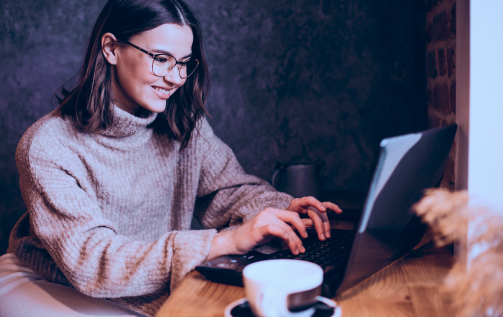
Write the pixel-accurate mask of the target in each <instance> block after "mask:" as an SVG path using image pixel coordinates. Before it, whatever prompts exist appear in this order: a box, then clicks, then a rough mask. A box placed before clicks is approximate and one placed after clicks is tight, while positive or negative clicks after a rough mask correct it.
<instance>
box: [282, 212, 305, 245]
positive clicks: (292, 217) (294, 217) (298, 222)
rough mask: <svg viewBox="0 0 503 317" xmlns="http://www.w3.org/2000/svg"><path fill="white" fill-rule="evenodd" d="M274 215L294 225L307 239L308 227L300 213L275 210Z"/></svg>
mask: <svg viewBox="0 0 503 317" xmlns="http://www.w3.org/2000/svg"><path fill="white" fill-rule="evenodd" d="M274 213H275V215H276V217H278V218H279V219H281V220H283V221H286V222H288V223H290V224H292V226H293V227H294V228H295V229H297V231H298V232H299V233H300V235H301V236H302V237H303V238H307V231H306V225H305V223H304V221H302V219H300V216H299V214H298V213H296V212H292V211H287V210H281V209H274Z"/></svg>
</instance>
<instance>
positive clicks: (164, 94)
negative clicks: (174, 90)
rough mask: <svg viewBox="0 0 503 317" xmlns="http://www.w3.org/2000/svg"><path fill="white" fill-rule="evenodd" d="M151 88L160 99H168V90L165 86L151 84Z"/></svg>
mask: <svg viewBox="0 0 503 317" xmlns="http://www.w3.org/2000/svg"><path fill="white" fill-rule="evenodd" d="M152 89H153V90H154V91H155V93H156V95H157V96H158V97H159V98H161V99H168V98H169V96H170V90H168V89H166V88H161V87H157V86H152Z"/></svg>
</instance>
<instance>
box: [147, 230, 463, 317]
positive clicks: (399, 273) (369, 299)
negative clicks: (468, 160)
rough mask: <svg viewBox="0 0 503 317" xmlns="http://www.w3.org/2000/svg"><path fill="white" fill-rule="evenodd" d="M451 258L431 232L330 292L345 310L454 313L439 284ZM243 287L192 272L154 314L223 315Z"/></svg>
mask: <svg viewBox="0 0 503 317" xmlns="http://www.w3.org/2000/svg"><path fill="white" fill-rule="evenodd" d="M453 264H454V258H453V256H452V254H451V253H450V251H449V250H447V249H446V248H440V249H439V248H435V246H434V245H433V243H432V242H431V238H430V237H429V235H428V234H427V235H425V237H424V238H423V240H422V241H421V243H419V244H418V246H417V247H416V248H415V249H414V251H412V252H411V253H410V254H408V255H407V256H405V257H404V258H402V259H400V260H399V261H397V262H395V263H393V264H391V265H389V266H388V267H386V268H384V269H383V270H381V271H380V272H378V273H376V274H374V275H373V276H371V277H370V278H368V279H367V280H365V281H363V282H362V283H360V284H359V285H357V286H355V287H353V288H351V289H349V290H347V291H346V292H344V293H343V294H341V295H339V296H338V297H336V298H334V300H335V301H336V302H337V303H338V304H339V305H340V306H341V308H342V315H343V316H344V317H346V316H358V317H365V316H372V317H376V316H386V317H389V316H418V317H419V316H427V317H436V316H439V317H440V316H455V314H454V313H453V312H452V311H450V309H449V306H448V304H447V301H446V299H445V298H444V297H443V296H442V295H441V294H440V292H439V290H438V287H439V285H440V284H441V282H442V279H443V278H444V277H445V276H446V275H447V273H448V271H449V269H450V268H451V267H452V265H453ZM244 296H245V295H244V289H243V288H242V287H237V286H231V285H224V284H219V283H213V282H210V281H207V280H206V279H205V278H204V277H203V276H202V275H201V274H199V273H197V272H192V273H191V274H189V275H188V276H187V277H186V278H185V279H184V280H183V281H182V284H181V285H180V286H179V287H178V288H177V289H176V290H175V291H174V292H173V294H171V296H170V297H169V299H168V300H167V301H166V303H165V304H164V305H163V306H162V307H161V309H160V310H159V312H158V314H157V315H156V317H168V316H208V317H210V316H212V317H213V316H214V317H217V316H218V317H221V316H223V314H224V310H225V307H226V306H227V305H228V304H230V303H231V302H233V301H235V300H237V299H239V298H242V297H244Z"/></svg>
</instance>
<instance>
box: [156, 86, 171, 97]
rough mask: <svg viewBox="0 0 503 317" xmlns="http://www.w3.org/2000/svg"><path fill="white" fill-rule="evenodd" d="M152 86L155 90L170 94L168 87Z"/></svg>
mask: <svg viewBox="0 0 503 317" xmlns="http://www.w3.org/2000/svg"><path fill="white" fill-rule="evenodd" d="M152 88H154V89H155V90H157V91H158V92H160V93H163V94H166V95H169V94H170V91H169V90H166V89H163V88H160V87H154V86H152Z"/></svg>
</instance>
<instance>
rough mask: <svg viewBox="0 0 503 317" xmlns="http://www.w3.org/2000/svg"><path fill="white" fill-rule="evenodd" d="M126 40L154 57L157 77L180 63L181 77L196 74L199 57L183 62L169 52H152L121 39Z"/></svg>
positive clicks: (153, 65)
mask: <svg viewBox="0 0 503 317" xmlns="http://www.w3.org/2000/svg"><path fill="white" fill-rule="evenodd" d="M121 42H124V43H126V44H128V45H131V46H132V47H134V48H136V49H137V50H139V51H141V52H143V53H145V54H147V55H148V56H150V57H152V59H153V60H152V73H154V75H156V76H157V77H164V76H166V75H167V74H168V72H169V71H171V70H172V69H173V68H175V66H177V65H178V67H177V68H178V73H179V74H180V78H182V79H186V78H187V77H189V76H190V75H192V74H194V72H195V71H196V68H197V66H198V65H199V61H198V60H197V59H192V58H191V59H189V60H185V61H183V62H179V61H177V60H176V58H175V57H173V56H171V55H169V54H154V53H150V52H149V51H147V50H144V49H143V48H141V47H138V46H136V45H134V44H132V43H129V42H128V41H121Z"/></svg>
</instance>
